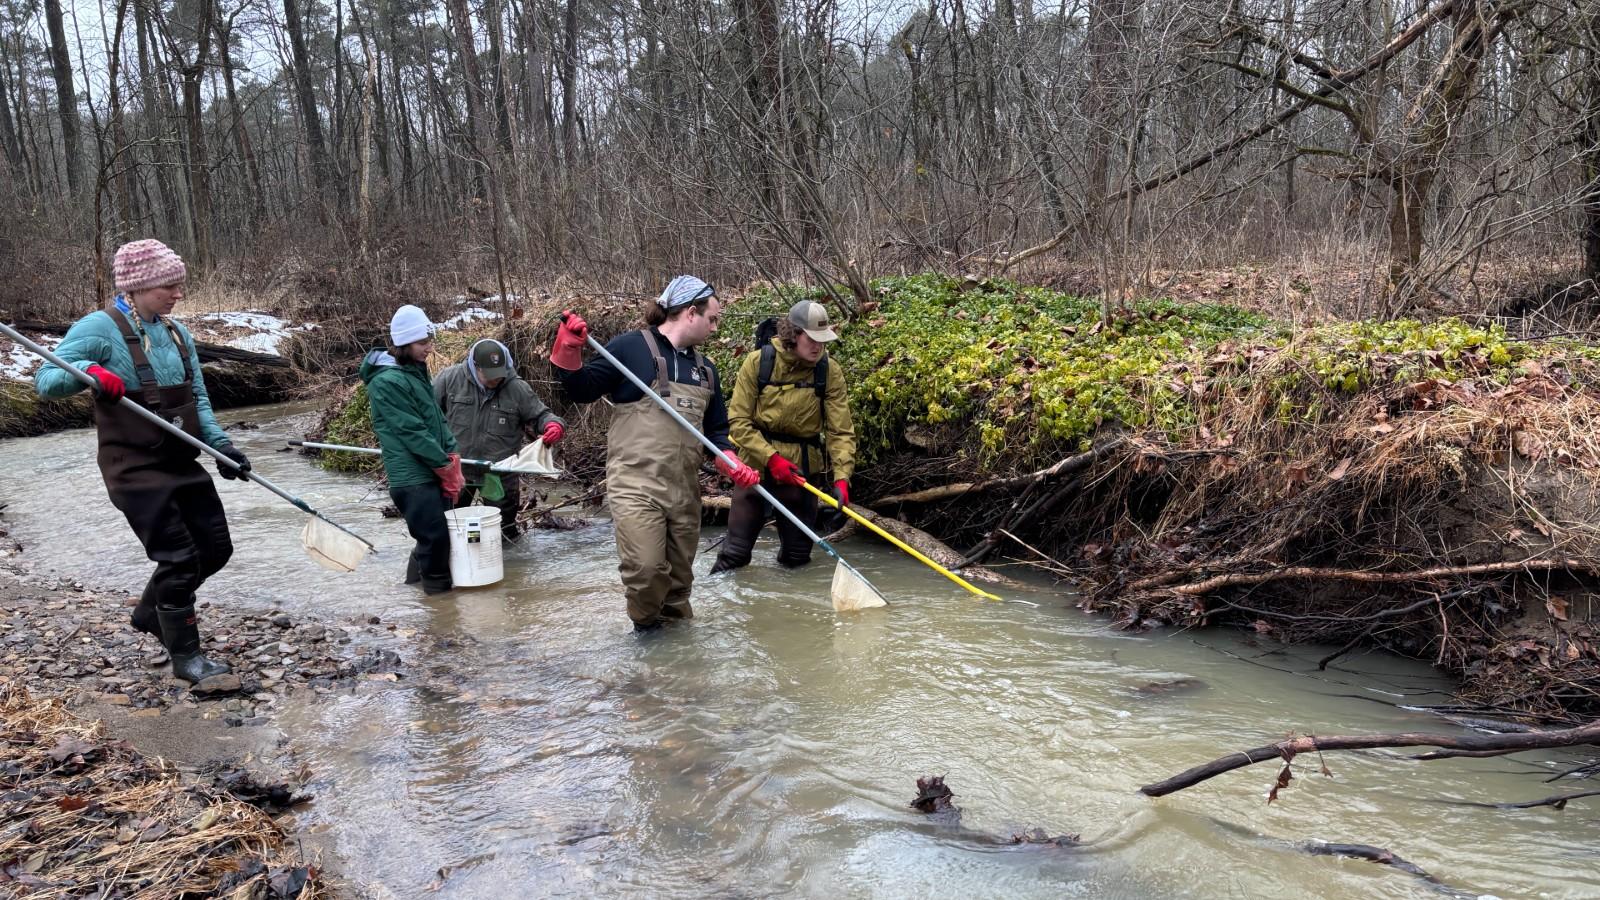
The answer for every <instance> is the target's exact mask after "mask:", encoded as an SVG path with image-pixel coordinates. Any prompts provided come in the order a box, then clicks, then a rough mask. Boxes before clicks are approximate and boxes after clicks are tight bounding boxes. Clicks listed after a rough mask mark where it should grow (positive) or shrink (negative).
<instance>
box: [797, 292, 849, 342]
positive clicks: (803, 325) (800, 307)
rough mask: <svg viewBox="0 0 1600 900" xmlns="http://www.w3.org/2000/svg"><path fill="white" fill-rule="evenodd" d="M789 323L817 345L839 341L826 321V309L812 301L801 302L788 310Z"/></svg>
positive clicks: (830, 324)
mask: <svg viewBox="0 0 1600 900" xmlns="http://www.w3.org/2000/svg"><path fill="white" fill-rule="evenodd" d="M789 322H790V324H792V325H794V327H796V328H798V329H800V330H801V331H804V332H805V333H806V337H809V338H811V339H812V340H813V341H816V342H817V343H819V344H825V343H827V342H828V341H836V340H838V339H839V335H838V333H837V332H835V331H834V330H833V325H832V323H830V322H829V321H828V309H827V307H825V306H823V305H822V304H821V303H817V302H816V301H814V300H801V301H800V302H799V303H796V304H795V305H794V306H793V307H791V308H790V310H789Z"/></svg>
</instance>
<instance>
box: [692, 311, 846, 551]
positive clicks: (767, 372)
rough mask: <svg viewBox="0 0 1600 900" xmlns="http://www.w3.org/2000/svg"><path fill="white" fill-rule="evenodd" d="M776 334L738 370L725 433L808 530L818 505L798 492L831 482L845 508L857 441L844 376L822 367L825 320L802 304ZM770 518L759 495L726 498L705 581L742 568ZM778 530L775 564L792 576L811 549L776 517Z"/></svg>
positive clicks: (830, 336)
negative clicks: (722, 534) (724, 529)
mask: <svg viewBox="0 0 1600 900" xmlns="http://www.w3.org/2000/svg"><path fill="white" fill-rule="evenodd" d="M769 321H770V320H769ZM763 325H765V323H763ZM776 325H777V333H776V335H774V336H773V337H772V338H771V339H770V341H768V342H767V343H765V344H764V345H763V346H760V347H758V348H757V350H756V351H755V352H754V353H751V354H749V355H748V356H746V357H745V358H744V362H743V363H742V364H741V365H740V366H739V374H738V376H736V377H735V378H734V381H733V402H732V403H730V404H729V405H728V429H729V432H730V433H731V434H732V437H733V442H734V443H735V444H737V445H739V457H740V458H741V459H743V460H744V461H745V463H747V464H748V465H750V466H751V467H753V468H755V469H756V470H758V471H760V470H765V472H766V474H765V475H764V476H763V478H762V481H763V486H764V487H765V488H766V489H767V490H768V491H770V492H771V493H772V496H774V497H776V498H777V499H778V502H779V503H782V504H783V505H784V506H787V507H788V508H789V509H790V510H791V511H793V512H794V513H795V514H796V515H797V516H799V517H800V518H801V519H802V520H803V521H804V522H805V523H806V525H807V526H810V527H812V528H815V527H816V524H817V498H816V495H814V494H812V493H811V492H810V491H807V490H806V489H805V488H804V487H802V485H803V484H805V482H807V481H810V482H811V483H812V484H814V485H816V486H817V487H819V488H823V489H826V488H827V487H828V485H829V481H830V480H831V481H832V486H833V491H834V496H835V497H836V498H837V499H838V501H839V502H840V503H844V504H848V503H849V502H850V474H851V473H852V472H853V471H854V470H855V455H856V433H855V428H854V426H853V425H852V424H851V421H850V401H849V397H848V395H847V394H846V393H845V383H844V373H843V372H841V371H839V366H837V365H831V364H830V360H829V359H828V354H827V351H826V349H825V348H824V345H825V344H827V343H828V342H829V341H833V340H837V339H838V337H839V335H838V334H836V333H835V332H834V330H833V328H832V326H831V325H830V324H829V322H828V311H827V310H826V309H824V308H823V306H822V304H820V303H813V302H812V301H810V300H802V301H800V302H799V303H796V304H795V305H794V307H793V308H792V309H790V310H789V314H788V315H787V316H785V317H784V318H782V319H780V320H778V321H777V323H776ZM764 330H765V329H764V328H763V331H764ZM758 333H759V332H758ZM762 336H765V335H764V334H762ZM771 514H772V509H771V507H770V506H768V504H767V501H766V500H764V499H762V498H761V495H760V494H757V493H756V492H755V491H754V490H753V489H751V488H748V487H739V488H735V489H734V491H733V505H732V506H731V507H730V508H729V511H728V537H727V539H726V540H725V541H724V542H723V544H722V551H721V552H720V553H718V554H717V561H716V563H715V564H714V565H713V566H712V567H711V571H712V572H725V571H727V570H729V569H737V568H739V567H741V566H746V565H749V564H750V553H751V551H752V550H754V548H755V543H756V536H757V535H758V534H760V533H761V526H762V525H763V524H765V522H766V520H767V516H769V515H771ZM777 522H778V564H779V565H781V566H784V567H786V568H793V567H796V566H803V565H805V564H806V563H808V562H810V561H811V539H810V538H808V537H806V536H805V533H804V532H802V531H801V530H800V529H799V528H797V527H795V525H794V523H792V522H790V521H789V520H788V519H786V518H784V517H782V516H780V517H778V520H777Z"/></svg>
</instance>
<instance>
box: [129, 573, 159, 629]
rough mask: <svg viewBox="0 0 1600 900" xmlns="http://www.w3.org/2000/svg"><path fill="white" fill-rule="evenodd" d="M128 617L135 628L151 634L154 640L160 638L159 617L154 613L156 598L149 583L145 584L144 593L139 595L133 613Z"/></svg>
mask: <svg viewBox="0 0 1600 900" xmlns="http://www.w3.org/2000/svg"><path fill="white" fill-rule="evenodd" d="M128 618H129V619H130V620H131V621H132V622H133V627H134V629H135V630H137V631H142V632H144V633H145V634H153V635H155V637H156V640H158V641H159V640H161V617H160V616H158V615H156V598H155V596H154V595H153V592H152V591H151V589H150V586H149V585H145V588H144V593H143V594H140V595H139V605H138V606H135V607H134V608H133V614H132V615H131V616H129V617H128Z"/></svg>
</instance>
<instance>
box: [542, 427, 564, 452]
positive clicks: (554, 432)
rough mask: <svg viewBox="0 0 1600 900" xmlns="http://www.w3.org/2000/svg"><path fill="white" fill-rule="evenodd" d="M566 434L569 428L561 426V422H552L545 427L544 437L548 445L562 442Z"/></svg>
mask: <svg viewBox="0 0 1600 900" xmlns="http://www.w3.org/2000/svg"><path fill="white" fill-rule="evenodd" d="M566 436H567V430H566V429H565V428H562V427H561V423H560V422H551V423H550V424H549V425H546V426H545V427H544V435H543V437H544V442H545V445H546V446H549V445H550V444H559V443H561V439H562V438H564V437H566Z"/></svg>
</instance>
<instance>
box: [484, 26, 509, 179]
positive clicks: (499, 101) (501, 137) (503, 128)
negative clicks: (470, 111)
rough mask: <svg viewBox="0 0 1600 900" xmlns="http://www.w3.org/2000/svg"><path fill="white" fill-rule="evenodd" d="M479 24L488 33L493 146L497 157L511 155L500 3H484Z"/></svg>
mask: <svg viewBox="0 0 1600 900" xmlns="http://www.w3.org/2000/svg"><path fill="white" fill-rule="evenodd" d="M482 15H483V24H484V25H485V26H486V30H487V31H488V32H489V77H490V78H491V79H493V80H492V84H493V85H494V89H493V90H492V91H490V92H489V94H490V98H491V101H490V104H489V106H490V112H491V113H492V114H493V116H494V123H495V128H494V134H495V145H496V147H497V148H498V150H499V152H501V153H510V152H511V109H510V107H509V106H508V105H507V104H508V100H507V96H506V95H507V91H506V65H505V42H506V38H505V34H504V29H503V28H502V26H501V21H500V0H484V2H483V13H482Z"/></svg>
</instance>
